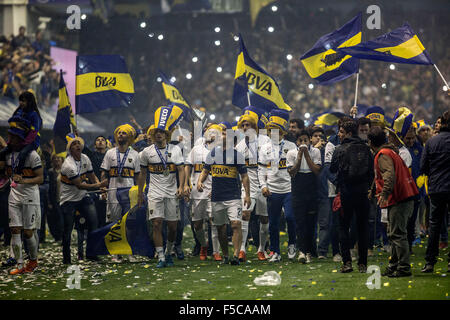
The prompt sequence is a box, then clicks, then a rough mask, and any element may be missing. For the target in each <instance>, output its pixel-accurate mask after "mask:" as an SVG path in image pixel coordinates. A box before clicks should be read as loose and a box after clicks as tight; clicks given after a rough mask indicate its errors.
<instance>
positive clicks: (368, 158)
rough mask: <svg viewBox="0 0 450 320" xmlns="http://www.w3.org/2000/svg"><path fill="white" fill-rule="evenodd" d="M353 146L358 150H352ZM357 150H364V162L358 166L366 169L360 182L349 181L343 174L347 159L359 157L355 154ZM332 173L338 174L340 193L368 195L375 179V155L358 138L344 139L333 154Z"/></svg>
mask: <svg viewBox="0 0 450 320" xmlns="http://www.w3.org/2000/svg"><path fill="white" fill-rule="evenodd" d="M352 146H355V147H356V148H352ZM355 149H359V150H363V158H364V161H361V162H360V163H358V166H359V167H360V168H364V170H363V171H364V172H366V174H365V175H364V178H363V179H362V180H359V181H358V182H354V181H349V180H348V178H347V177H346V176H345V174H344V172H343V167H345V165H346V164H347V163H348V160H346V159H348V157H352V159H355V158H357V155H356V154H354V150H355ZM330 172H331V173H336V174H337V188H338V191H339V192H341V193H345V194H354V193H358V194H362V193H367V192H368V190H369V188H370V186H371V184H372V181H373V178H374V171H373V155H372V152H371V151H370V148H369V146H368V145H367V144H366V143H365V142H364V141H363V140H361V138H359V137H358V136H354V137H351V138H346V139H344V141H342V143H341V145H339V146H337V147H336V150H335V151H334V153H333V157H332V158H331V164H330Z"/></svg>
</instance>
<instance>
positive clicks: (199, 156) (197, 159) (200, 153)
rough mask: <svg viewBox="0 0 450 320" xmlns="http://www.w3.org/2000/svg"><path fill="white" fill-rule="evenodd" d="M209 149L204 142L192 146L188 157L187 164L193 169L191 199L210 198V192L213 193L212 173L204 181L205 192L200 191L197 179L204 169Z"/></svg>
mask: <svg viewBox="0 0 450 320" xmlns="http://www.w3.org/2000/svg"><path fill="white" fill-rule="evenodd" d="M208 153H209V149H208V148H207V147H206V146H205V145H204V144H199V145H196V146H195V147H194V148H192V150H191V152H189V155H188V156H187V158H186V164H187V165H191V166H192V171H191V184H192V191H191V199H195V200H201V199H209V194H210V193H211V181H212V178H211V174H208V177H207V178H206V180H205V181H204V182H203V186H204V187H203V192H198V190H197V181H198V178H199V177H200V174H201V173H202V170H203V164H204V163H205V161H206V157H207V156H208Z"/></svg>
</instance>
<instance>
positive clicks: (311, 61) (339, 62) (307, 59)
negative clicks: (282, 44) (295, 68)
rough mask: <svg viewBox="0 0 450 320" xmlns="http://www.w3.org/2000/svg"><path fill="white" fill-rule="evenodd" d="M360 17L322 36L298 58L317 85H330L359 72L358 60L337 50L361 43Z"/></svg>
mask: <svg viewBox="0 0 450 320" xmlns="http://www.w3.org/2000/svg"><path fill="white" fill-rule="evenodd" d="M361 16H362V15H361V13H359V14H358V15H357V16H355V17H354V18H353V19H352V20H350V21H349V22H347V23H346V24H345V25H343V26H342V27H341V28H340V29H337V30H336V31H334V32H331V33H328V34H326V35H324V36H322V37H321V38H320V39H319V40H318V41H317V42H316V44H315V45H314V46H313V47H312V48H311V49H310V50H308V51H307V52H306V53H305V54H303V55H302V56H301V57H300V60H301V62H302V64H303V66H304V67H305V69H306V72H307V73H308V74H309V76H310V77H311V78H313V79H315V80H317V82H318V84H320V85H330V84H332V83H335V82H337V81H341V80H344V79H346V78H348V77H350V76H351V75H352V74H354V73H356V72H358V71H359V60H358V59H356V58H352V57H351V56H349V55H346V54H342V53H341V52H339V51H338V48H343V47H350V46H355V45H357V44H359V43H360V42H361Z"/></svg>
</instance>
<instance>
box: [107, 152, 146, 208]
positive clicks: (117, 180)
mask: <svg viewBox="0 0 450 320" xmlns="http://www.w3.org/2000/svg"><path fill="white" fill-rule="evenodd" d="M119 154H120V162H122V161H124V160H123V159H124V157H125V154H126V152H120V153H119ZM100 169H101V170H103V171H106V172H107V173H108V175H109V186H108V189H113V190H110V191H108V200H107V201H108V203H118V200H117V197H116V194H117V188H129V187H132V186H134V185H135V183H134V177H135V175H136V174H138V173H139V172H140V171H141V165H140V160H139V153H138V152H137V151H136V150H134V149H133V148H129V149H128V155H127V157H126V159H125V162H124V164H123V169H122V172H121V174H120V176H119V172H118V169H119V161H118V159H117V147H116V148H112V149H109V150H108V151H107V152H106V154H105V157H104V158H103V162H102V165H101V166H100Z"/></svg>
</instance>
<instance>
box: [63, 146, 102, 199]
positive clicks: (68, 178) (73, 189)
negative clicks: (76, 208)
mask: <svg viewBox="0 0 450 320" xmlns="http://www.w3.org/2000/svg"><path fill="white" fill-rule="evenodd" d="M91 172H94V170H93V169H92V163H91V160H90V159H89V157H88V156H87V155H85V154H84V153H82V154H81V160H80V161H77V160H75V159H74V158H73V157H72V156H71V155H68V156H67V158H66V159H65V160H64V162H63V164H62V167H61V192H60V200H59V201H60V205H63V204H64V202H67V201H80V200H82V199H83V198H84V196H85V195H86V193H87V190H83V189H78V187H77V186H76V185H74V184H73V182H72V181H73V179H75V178H78V177H79V178H80V179H81V181H86V180H87V179H88V178H87V174H88V173H91Z"/></svg>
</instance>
